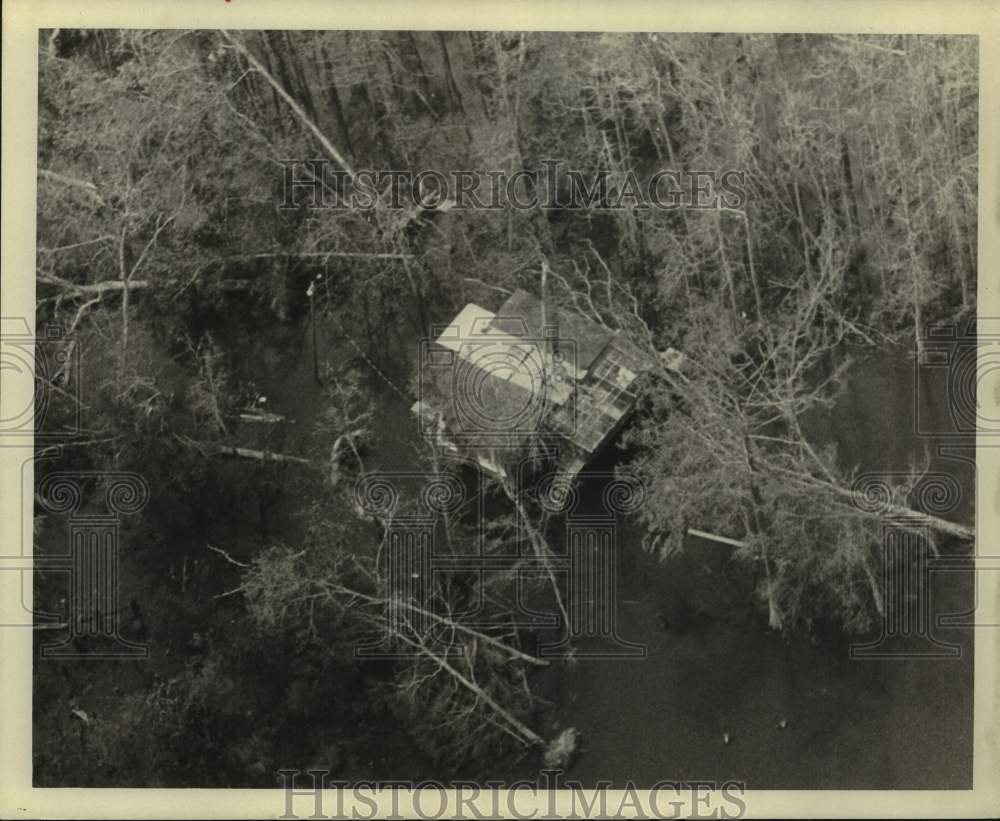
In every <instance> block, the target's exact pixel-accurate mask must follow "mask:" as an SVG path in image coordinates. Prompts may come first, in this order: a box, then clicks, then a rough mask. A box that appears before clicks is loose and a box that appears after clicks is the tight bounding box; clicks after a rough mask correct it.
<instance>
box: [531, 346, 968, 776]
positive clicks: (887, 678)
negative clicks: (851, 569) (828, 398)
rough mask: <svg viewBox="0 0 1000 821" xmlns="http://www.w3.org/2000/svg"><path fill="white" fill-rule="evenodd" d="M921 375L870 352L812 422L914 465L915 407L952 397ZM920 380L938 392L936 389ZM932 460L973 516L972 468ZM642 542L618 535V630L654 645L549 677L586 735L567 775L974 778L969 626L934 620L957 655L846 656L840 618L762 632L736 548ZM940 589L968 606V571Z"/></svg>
mask: <svg viewBox="0 0 1000 821" xmlns="http://www.w3.org/2000/svg"><path fill="white" fill-rule="evenodd" d="M915 386H916V382H915V376H914V367H913V363H912V360H911V359H910V357H909V355H908V353H907V352H906V351H905V350H903V349H899V350H895V351H891V352H888V353H881V354H877V355H875V356H873V357H870V358H868V359H867V360H865V361H862V362H858V363H856V365H855V367H854V370H853V371H852V376H851V380H850V383H849V384H848V386H847V389H846V391H845V394H844V395H843V397H842V398H841V399H840V400H839V401H838V404H837V406H836V408H835V410H834V411H833V412H832V413H830V414H829V415H828V416H826V417H825V418H824V419H815V420H813V426H814V428H815V429H816V431H817V432H818V433H819V434H820V436H821V437H822V434H823V432H824V431H826V432H827V435H828V436H831V437H832V438H833V440H834V441H835V442H836V443H837V445H838V454H839V456H840V458H841V460H842V462H843V463H844V464H845V465H858V466H859V467H860V468H861V469H862V470H886V471H889V470H891V471H904V472H905V471H908V470H909V469H910V467H911V464H912V462H913V460H914V458H917V457H919V456H921V455H922V453H923V452H924V442H925V440H923V439H921V438H920V437H918V436H916V435H915V433H914V431H915V427H914V425H915V418H916V415H917V413H918V412H920V413H922V414H923V419H924V420H925V421H930V422H936V423H937V424H938V425H939V427H940V429H942V430H944V429H947V428H948V421H949V420H948V419H947V418H946V417H947V413H948V409H947V403H944V402H940V401H937V402H935V401H933V399H934V397H933V396H932V397H931V401H928V398H927V396H926V395H925V396H923V397H921V396H920V392H918V391H916V389H915ZM921 388H922V390H923V393H924V394H927V393H928V392H929V391H933V393H934V394H935V395H936V396H938V397H943V396H944V394H943V393H941V391H943V388H944V386H943V385H938V384H935V383H931V382H928V383H926V384H923V383H922V384H921ZM921 401H923V402H924V406H923V407H921V408H919V409H918V407H917V405H918V403H919V402H921ZM932 455H933V451H932ZM931 469H932V470H939V471H945V472H948V473H950V474H951V475H953V476H954V477H955V478H956V479H958V481H959V482H960V484H961V487H962V491H963V498H962V502H961V504H960V506H959V508H958V509H957V510H956V512H955V514H954V516H953V518H956V519H957V520H962V521H971V519H972V504H973V491H974V469H973V466H972V465H971V464H968V463H966V462H963V461H960V460H956V459H949V458H941V457H936V458H933V459H932V463H931ZM706 529H709V530H710V529H711V528H710V527H707V528H706ZM640 538H641V534H640V533H638V532H632V533H629V532H628V531H627V530H626V531H624V532H622V534H621V542H620V543H621V544H622V545H623V547H622V549H621V555H622V563H623V574H622V583H621V586H620V590H621V594H620V600H622V603H621V604H620V607H619V625H620V631H619V632H620V635H621V637H622V638H625V639H628V640H631V641H637V642H642V643H644V644H645V645H646V646H647V648H648V655H647V657H646V658H645V659H640V660H631V661H609V660H590V661H582V660H581V661H579V662H577V663H575V664H571V665H570V666H567V667H563V668H561V669H560V670H558V671H554V672H553V673H551V674H547V676H548V677H547V679H545V680H543V682H542V683H541V684H540V688H541V690H542V692H543V694H544V695H545V696H546V697H547V698H549V699H551V700H552V701H554V702H555V703H556V704H557V705H558V707H557V708H556V709H555V710H554V711H553V714H550V716H549V719H550V721H552V723H553V725H554V726H556V727H565V726H573V727H576V728H577V730H578V731H580V732H581V733H582V735H583V738H584V741H585V751H584V753H583V755H582V756H581V757H580V758H579V760H578V761H577V762H576V763H575V765H574V766H573V767H572V769H571V771H570V773H569V777H573V778H578V779H580V780H582V781H584V782H585V783H592V782H595V781H598V780H602V779H605V780H611V781H613V782H615V783H622V782H624V781H626V780H628V779H632V780H633V781H635V782H637V783H638V784H640V785H643V784H644V785H646V786H649V785H651V784H653V783H655V782H656V781H658V780H660V779H668V780H671V779H672V780H680V779H699V778H701V779H716V780H722V779H729V778H732V779H737V780H740V781H744V782H746V784H747V785H748V786H749V787H751V788H757V789H808V788H813V789H815V788H877V789H878V788H880V789H886V788H893V787H895V788H913V789H917V788H939V789H945V788H950V789H954V788H969V787H971V783H972V708H973V689H972V688H973V684H972V682H973V643H972V636H971V631H968V630H962V629H954V628H953V629H950V630H944V629H941V630H939V631H938V635H939V637H940V638H941V639H943V640H946V641H949V642H954V643H957V644H960V645H961V647H962V656H961V658H959V659H955V660H943V659H932V660H927V659H924V660H920V659H914V660H900V659H891V660H852V659H851V658H850V656H849V644H850V639H849V638H848V637H846V636H844V635H842V634H840V633H839V632H838V631H836V630H833V629H827V630H825V631H822V630H821V631H817V632H815V633H813V634H812V635H803V634H793V635H789V636H781V635H778V634H775V633H774V632H771V631H769V630H768V629H767V625H766V620H765V619H764V617H763V616H762V615H761V614H760V612H759V611H758V610H755V609H753V608H752V607H751V606H750V581H751V580H749V579H747V578H745V576H746V571H745V570H743V571H741V572H737V571H736V568H734V566H733V565H732V563H731V562H730V561H729V553H728V549H727V548H724V547H721V546H718V545H715V544H714V543H710V542H707V541H703V540H690V541H689V544H688V546H687V547H686V549H685V551H684V553H683V554H682V555H681V556H680V557H677V558H673V559H670V560H668V561H667V562H666V563H665V564H659V563H657V562H654V561H651V560H650V559H649V558H647V557H645V556H644V555H643V554H642V553H641V552H640V550H639V548H638V546H637V545H638V542H639V540H640ZM630 540H631V541H632V543H633V545H636V546H635V547H633V548H631V549H630V547H629V541H630ZM944 549H947V547H946V548H944ZM933 592H934V595H935V606H936V607H941V608H942V610H941V611H940V612H944V611H949V612H956V611H960V610H963V609H965V608H964V607H963V605H966V606H967V605H968V603H969V602H970V600H971V596H972V589H971V580H970V578H968V577H967V576H963V575H959V574H947V575H946V576H944V577H940V578H939V579H938V580H937V582H936V583H935V587H934V589H933ZM664 613H665V614H667V616H668V621H669V627H665V626H664V622H663V618H662V615H661V614H664ZM876 635H877V634H874V635H873V636H872V638H874V637H875V636H876ZM782 722H784V726H783V727H782ZM724 734H728V737H729V743H728V744H727V743H725V741H724Z"/></svg>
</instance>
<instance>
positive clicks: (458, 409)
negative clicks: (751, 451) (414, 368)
mask: <svg viewBox="0 0 1000 821" xmlns="http://www.w3.org/2000/svg"><path fill="white" fill-rule="evenodd" d="M677 356H678V357H679V354H678V355H677ZM674 364H675V365H676V364H677V363H676V361H675V362H674ZM650 365H651V363H650V360H649V358H648V357H647V355H645V354H644V353H643V352H641V351H640V350H639V349H638V348H637V347H636V346H635V345H633V344H632V343H631V342H629V341H628V340H627V339H626V338H625V337H624V336H623V335H621V334H619V333H616V332H615V331H613V330H611V329H610V328H608V327H606V326H604V325H602V324H600V323H598V322H595V321H594V320H591V319H588V318H587V317H584V316H583V315H581V314H579V313H577V312H575V311H567V310H566V309H564V308H559V309H556V308H554V306H552V305H551V304H544V303H543V302H542V301H541V300H539V299H537V298H535V297H534V296H532V295H531V294H529V293H527V292H526V291H523V290H518V291H516V292H515V293H513V294H512V295H511V296H510V297H509V298H508V299H507V300H506V302H504V303H503V305H501V306H500V308H499V309H498V310H497V311H496V312H495V313H494V312H492V311H489V310H487V309H486V308H483V307H481V306H479V305H475V304H472V303H470V304H469V305H466V306H465V307H464V308H463V309H462V310H461V311H460V312H459V314H458V316H456V317H455V318H454V320H452V322H451V323H450V324H449V325H447V326H445V327H443V328H441V329H440V331H439V334H438V336H437V338H436V339H435V340H433V341H432V342H426V343H424V344H423V345H422V347H421V352H420V373H419V377H418V390H419V399H418V401H417V402H416V403H414V405H413V407H412V411H413V412H414V413H415V414H416V415H417V417H418V418H419V420H420V423H421V429H422V431H423V432H424V434H425V435H426V436H428V437H430V438H433V439H434V440H435V441H436V442H437V444H438V445H440V446H442V447H444V448H446V449H447V450H449V451H451V452H452V453H454V454H456V455H460V456H462V457H464V458H469V459H474V460H475V461H477V462H478V463H479V464H480V465H481V466H482V467H483V468H484V469H486V470H488V471H489V472H490V473H492V474H494V475H495V476H497V477H498V478H501V479H506V478H508V477H509V475H510V471H511V469H512V468H513V467H514V465H516V464H517V463H518V462H519V461H520V460H521V459H523V458H524V457H526V456H533V457H539V458H542V459H543V460H545V461H548V462H550V463H553V464H555V465H556V467H557V469H560V470H562V471H564V472H566V473H569V474H571V475H575V474H576V473H578V472H579V471H580V470H581V469H582V468H583V467H584V465H586V464H587V462H588V461H589V460H590V459H591V457H592V456H593V455H594V454H595V453H596V452H597V451H598V450H600V448H601V447H602V446H603V445H604V444H605V443H606V442H607V441H608V440H609V439H611V438H612V437H613V436H614V434H615V433H616V432H617V431H618V430H619V428H620V427H621V425H622V423H623V422H624V420H625V418H626V416H627V415H628V413H629V412H630V411H631V410H632V408H633V407H634V405H635V402H636V399H637V388H638V384H639V380H640V378H641V376H642V374H643V373H644V372H645V371H647V370H649V368H650Z"/></svg>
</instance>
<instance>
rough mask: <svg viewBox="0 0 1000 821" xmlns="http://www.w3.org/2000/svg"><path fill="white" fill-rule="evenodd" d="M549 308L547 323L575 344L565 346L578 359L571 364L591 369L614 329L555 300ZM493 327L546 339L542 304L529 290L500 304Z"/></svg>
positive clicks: (563, 347)
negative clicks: (561, 305) (561, 307)
mask: <svg viewBox="0 0 1000 821" xmlns="http://www.w3.org/2000/svg"><path fill="white" fill-rule="evenodd" d="M545 307H546V316H545V324H546V325H547V326H549V327H555V328H558V330H559V339H561V340H566V341H569V342H571V343H572V345H564V346H562V347H561V350H562V351H563V352H564V353H566V355H567V356H569V357H570V358H571V360H573V359H575V362H572V361H571V364H574V365H575V366H576V367H577V368H580V369H582V370H587V369H588V368H590V366H591V365H592V364H593V362H594V360H595V359H597V357H598V355H599V354H600V353H601V351H603V350H604V347H605V346H606V345H607V344H608V342H609V341H610V340H611V338H612V337H613V336H614V335H615V334H614V332H613V331H610V330H608V329H607V328H605V327H603V326H601V325H598V324H597V323H596V322H594V321H593V320H590V319H587V318H586V317H585V316H581V315H580V314H579V313H576V312H575V311H566V310H559V309H558V308H557V307H556V305H555V304H554V303H552V302H549V303H548V304H547V305H546V306H545ZM490 327H492V328H496V329H497V330H499V331H503V332H504V333H508V334H510V335H511V336H519V337H521V338H528V339H542V338H544V336H545V328H544V327H543V326H542V303H541V301H540V300H538V299H537V298H536V297H534V296H532V295H531V294H529V293H528V292H527V291H524V290H521V289H518V290H516V291H515V292H514V293H513V294H511V296H510V297H509V298H508V299H507V301H506V302H504V304H503V305H501V306H500V309H499V310H498V311H497V315H496V317H495V318H494V319H493V320H492V321H491V322H490Z"/></svg>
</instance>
